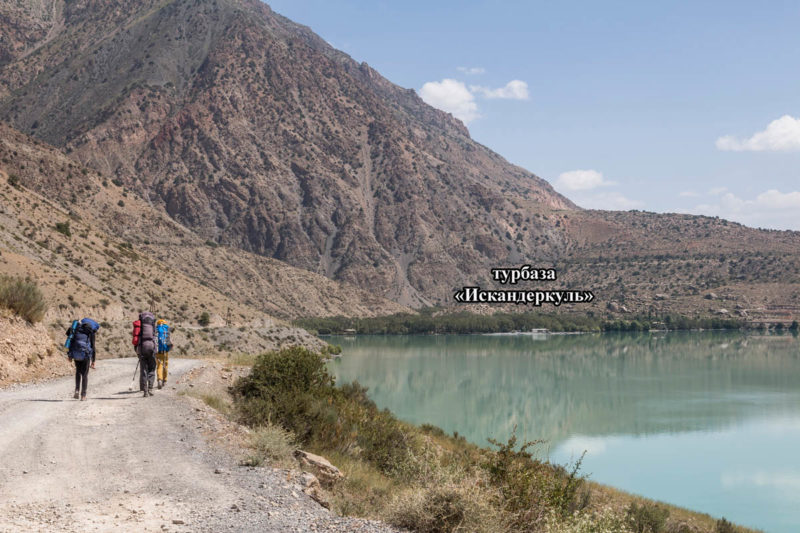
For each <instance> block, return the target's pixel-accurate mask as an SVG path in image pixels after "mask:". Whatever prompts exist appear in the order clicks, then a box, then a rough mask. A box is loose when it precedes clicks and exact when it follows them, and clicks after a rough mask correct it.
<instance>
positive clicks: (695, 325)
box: [293, 308, 800, 335]
mask: <svg viewBox="0 0 800 533" xmlns="http://www.w3.org/2000/svg"><path fill="white" fill-rule="evenodd" d="M293 324H294V325H295V326H298V327H302V328H304V329H306V330H308V331H309V332H311V333H312V334H313V333H315V334H317V335H347V334H351V335H353V334H358V335H415V334H445V333H451V334H468V333H515V332H530V331H532V330H547V331H549V332H552V333H600V332H603V331H651V330H662V331H678V330H740V329H749V330H766V329H770V328H769V327H768V326H767V325H765V324H759V325H758V326H754V325H753V324H749V323H747V322H746V321H744V320H739V319H733V318H721V317H687V316H680V315H665V316H661V317H655V316H646V315H644V316H642V315H637V316H634V317H632V318H630V319H625V320H622V319H613V320H611V319H607V318H598V317H594V316H589V315H572V314H569V315H568V314H557V313H532V312H527V313H507V312H498V313H495V314H493V315H480V314H476V313H470V312H466V311H462V312H458V313H444V312H442V310H440V309H436V308H426V309H422V310H420V312H419V313H417V314H412V313H397V314H393V315H386V316H379V317H371V318H352V317H345V316H335V317H308V318H301V319H297V320H295V321H294V322H293ZM799 329H800V325H798V323H797V321H795V322H794V323H793V324H791V325H790V326H788V327H785V326H784V325H783V324H778V325H777V326H775V327H774V330H775V331H792V332H797V331H798V330H799Z"/></svg>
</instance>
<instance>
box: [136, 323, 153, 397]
mask: <svg viewBox="0 0 800 533" xmlns="http://www.w3.org/2000/svg"><path fill="white" fill-rule="evenodd" d="M138 333H139V335H138V336H139V338H138V342H137V345H136V354H137V355H138V356H139V367H140V368H141V371H140V374H139V387H140V388H141V390H142V392H143V393H144V397H145V398H147V397H148V396H152V395H153V387H154V386H155V381H156V350H157V348H158V339H157V335H158V334H157V332H156V317H155V315H153V313H151V312H149V311H143V312H141V313H139V331H138ZM135 337H136V326H135V325H134V338H135Z"/></svg>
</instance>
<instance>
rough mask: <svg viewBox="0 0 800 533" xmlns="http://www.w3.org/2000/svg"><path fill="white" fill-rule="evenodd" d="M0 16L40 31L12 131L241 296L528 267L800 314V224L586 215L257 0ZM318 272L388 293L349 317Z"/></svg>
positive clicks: (270, 304)
mask: <svg viewBox="0 0 800 533" xmlns="http://www.w3.org/2000/svg"><path fill="white" fill-rule="evenodd" d="M20 6H22V7H20ZM0 20H3V21H5V22H3V24H5V26H3V29H4V31H5V29H6V28H29V29H30V31H27V30H26V31H17V30H14V31H15V32H11V30H9V31H10V35H12V36H16V37H13V39H11V41H13V42H14V43H15V44H14V45H13V46H10V47H8V46H7V47H6V49H7V50H8V51H7V52H6V56H7V57H8V60H7V61H8V62H7V63H6V64H5V65H3V66H2V68H0V118H4V119H6V120H8V121H9V122H10V123H12V124H13V125H14V126H15V127H16V128H19V129H21V130H22V131H24V132H26V133H28V134H31V135H34V136H35V137H38V138H40V139H43V140H45V141H47V142H49V143H51V144H53V145H56V146H58V147H60V148H62V149H63V150H65V151H66V152H67V153H69V155H70V157H72V158H75V159H77V160H79V161H81V162H82V163H83V164H85V165H87V166H89V167H91V168H92V169H95V170H98V171H100V172H101V173H102V174H103V175H105V176H108V177H109V179H110V178H111V177H113V178H114V179H115V180H116V181H118V182H119V183H121V184H122V185H123V186H124V187H126V190H127V191H128V192H129V193H130V197H131V198H133V197H134V196H138V197H140V198H141V199H143V201H142V202H141V205H142V206H146V207H147V208H148V209H151V211H148V213H149V214H148V215H147V216H146V217H142V219H141V220H136V221H134V223H133V225H132V228H139V227H140V226H141V224H145V223H146V221H147V220H158V221H159V223H158V224H157V226H158V227H154V228H153V230H152V231H153V234H154V235H156V236H157V238H155V237H154V239H153V241H154V242H158V243H159V245H162V246H163V247H168V248H169V253H167V254H164V257H165V258H164V259H163V260H164V261H166V262H168V263H169V264H170V265H171V266H173V267H175V268H177V269H179V270H181V271H183V272H185V273H187V274H189V275H190V276H193V277H196V278H197V279H205V280H207V283H210V284H212V286H213V287H214V288H216V289H218V290H222V291H224V292H226V294H228V295H229V296H231V297H233V298H236V299H238V300H239V301H241V302H245V303H247V302H250V303H252V304H254V305H256V306H257V307H259V308H261V309H267V310H269V311H270V312H276V313H278V312H282V314H284V315H285V316H296V315H299V314H305V315H308V314H312V315H313V314H336V313H337V309H345V312H346V314H358V313H361V314H366V313H365V312H364V311H366V312H369V311H370V310H371V311H372V312H373V313H381V312H391V311H392V308H391V305H387V304H385V303H382V304H381V303H379V302H381V300H380V298H379V296H385V297H387V298H390V299H392V300H394V301H396V302H401V303H404V304H408V305H413V306H418V305H423V304H426V303H444V302H451V301H452V294H453V290H454V289H455V288H457V287H460V286H463V285H472V284H475V283H478V284H481V285H491V284H492V283H491V280H490V279H489V278H490V269H491V268H492V267H496V266H513V265H519V264H524V263H532V264H534V265H536V266H547V267H551V266H552V267H555V268H557V269H558V270H559V282H558V283H557V284H556V285H558V286H567V287H573V288H578V289H587V290H594V291H595V294H596V296H597V300H596V302H595V304H594V305H593V306H590V308H589V309H590V310H592V311H595V312H597V311H602V312H609V311H610V312H611V313H612V314H615V313H617V312H622V313H624V312H625V309H627V310H628V311H631V312H656V313H663V312H684V313H685V312H690V313H709V312H713V313H720V314H726V313H728V314H731V313H733V312H734V311H736V312H738V313H739V314H744V315H747V316H748V317H752V316H754V314H755V315H759V314H764V313H766V312H769V311H770V308H772V310H774V311H775V312H777V313H784V314H786V313H788V315H786V316H794V315H796V314H797V313H798V310H797V308H796V307H792V306H796V304H795V303H794V295H796V294H800V275H799V273H800V233H797V232H769V231H759V230H753V229H749V228H745V227H743V226H740V225H738V224H731V223H728V222H725V221H721V220H718V219H711V218H707V217H691V216H685V215H655V214H652V213H641V212H628V213H615V212H601V211H585V210H581V209H579V208H577V207H576V206H575V205H573V204H572V203H571V202H570V201H569V200H568V199H566V198H564V197H562V196H560V195H558V194H557V193H556V192H555V191H554V190H553V189H552V188H551V187H550V186H549V184H547V182H545V181H543V180H541V179H540V178H538V177H536V176H534V175H532V174H530V173H529V172H527V171H525V170H523V169H520V168H517V167H515V166H513V165H510V164H509V163H508V162H506V161H504V160H503V159H502V158H501V157H500V156H498V155H497V154H495V153H493V152H491V151H490V150H488V149H487V148H485V147H483V146H481V145H479V144H478V143H475V142H474V141H472V140H471V139H470V137H469V133H468V131H467V130H466V128H465V127H464V126H463V124H461V123H460V122H459V121H458V120H456V119H454V118H453V117H452V116H450V115H448V114H446V113H443V112H441V111H438V110H436V109H433V108H431V107H429V106H427V105H426V104H424V103H423V102H422V101H421V100H420V99H419V98H418V97H417V95H416V94H415V93H414V91H413V90H406V89H402V88H400V87H397V86H395V85H393V84H391V83H390V82H388V81H387V80H385V79H384V78H382V77H381V76H380V75H379V74H378V73H377V72H375V71H374V70H373V69H371V68H370V67H369V66H368V65H366V64H363V63H362V64H358V63H356V62H354V61H353V60H352V59H351V58H349V57H348V56H347V55H345V54H343V53H341V52H338V51H336V50H334V49H333V48H332V47H330V46H329V45H328V44H327V43H325V42H324V41H323V40H322V39H320V38H319V37H317V36H316V35H314V34H313V32H311V31H310V30H309V29H308V28H305V27H302V26H299V25H297V24H295V23H293V22H291V21H289V20H287V19H285V18H283V17H281V16H280V15H277V14H276V13H273V12H272V11H271V10H270V9H269V7H267V6H266V5H265V4H263V3H261V2H260V1H258V0H134V1H129V2H122V1H121V0H110V1H108V0H107V1H100V0H73V1H70V2H64V1H63V0H36V1H34V0H27V1H26V2H19V3H17V4H16V7H11V6H10V5H7V4H3V5H2V6H0ZM9 21H12V23H10V22H9ZM22 36H24V38H23V37H22ZM4 42H5V41H4ZM58 180H59V178H56V179H55V180H54V181H53V182H52V183H49V182H48V183H43V184H40V186H39V188H38V189H37V190H39V191H41V192H45V193H47V194H50V193H51V192H52V191H55V190H60V189H59V187H61V185H60V184H59V183H58ZM62 198H63V196H62ZM126 202H127V200H126ZM137 205H138V204H137ZM111 207H113V202H112V204H111ZM136 209H140V208H139V207H136ZM124 211H126V212H128V211H130V209H128V208H126V209H125V210H124ZM163 213H167V214H168V215H169V217H171V219H172V220H171V221H168V220H166V219H161V218H158V216H161V215H162V214H163ZM156 215H158V216H156ZM106 218H108V217H106ZM134 218H135V217H134ZM129 223H130V221H129V220H128V219H124V222H120V223H117V224H116V225H115V228H113V230H114V232H117V233H119V234H121V235H126V233H125V232H126V231H138V229H133V230H129V229H127V228H126V225H127V224H129ZM164 228H170V229H168V230H165V229H164ZM172 228H180V229H172ZM207 241H208V242H209V243H210V244H212V245H213V244H222V245H225V246H226V247H225V248H213V247H209V246H206V245H205V243H206V242H207ZM150 246H151V250H153V251H156V252H157V250H158V249H159V248H158V246H156V245H150ZM253 254H257V256H260V257H256V255H253ZM270 258H273V259H270ZM274 258H277V259H280V260H282V261H286V262H288V263H290V264H292V265H294V266H297V267H300V268H301V269H304V271H301V270H297V269H295V270H280V269H278V267H279V266H280V265H282V263H277V262H274ZM276 269H277V270H280V271H281V272H283V273H284V274H282V275H280V276H279V275H276V274H274V273H275V272H276V271H277V270H276ZM305 271H308V272H309V274H305V273H304V272H305ZM220 272H225V276H224V277H221V276H218V275H215V273H220ZM264 272H269V273H270V274H264ZM310 273H315V274H318V275H317V276H316V277H314V274H310ZM309 276H312V277H309ZM322 276H325V277H326V278H329V279H334V280H340V281H345V282H349V283H352V284H353V285H355V286H358V287H360V288H363V289H366V290H367V291H369V293H370V295H371V297H372V298H373V300H372V301H371V302H369V303H365V304H364V305H363V306H362V307H361V308H360V309H356V308H353V307H352V306H351V305H350V303H352V302H354V301H358V302H367V301H368V300H364V298H366V295H365V294H364V293H362V294H361V295H360V296H358V297H355V296H353V297H351V298H350V300H349V302H350V303H343V304H342V305H339V304H337V300H339V299H342V302H344V298H346V296H343V294H344V293H349V289H348V290H347V291H344V293H342V292H337V288H336V287H337V286H336V285H335V284H330V283H329V282H328V280H325V281H323V278H322ZM287 284H288V285H287ZM551 285H552V284H551ZM301 287H304V288H303V289H301ZM548 287H549V285H548ZM712 293H713V294H712ZM717 293H719V294H717ZM337 294H338V295H339V296H337ZM273 295H274V296H273ZM715 296H716V297H719V298H726V299H728V300H733V299H735V303H733V301H730V302H727V303H725V302H715V301H713V300H714V298H715ZM708 298H711V300H709V299H708ZM606 307H608V309H606ZM733 308H738V309H733ZM761 308H764V313H762V310H760V309H761ZM782 308H785V309H782ZM781 309H782V310H781ZM748 310H749V311H748ZM722 311H725V313H722Z"/></svg>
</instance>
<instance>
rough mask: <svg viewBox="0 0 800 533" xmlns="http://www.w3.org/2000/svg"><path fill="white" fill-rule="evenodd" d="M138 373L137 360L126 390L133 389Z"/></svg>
mask: <svg viewBox="0 0 800 533" xmlns="http://www.w3.org/2000/svg"><path fill="white" fill-rule="evenodd" d="M138 373H139V361H136V369H135V370H134V371H133V378H131V384H130V385H129V386H128V390H129V391H131V390H133V383H134V382H135V381H136V374H138Z"/></svg>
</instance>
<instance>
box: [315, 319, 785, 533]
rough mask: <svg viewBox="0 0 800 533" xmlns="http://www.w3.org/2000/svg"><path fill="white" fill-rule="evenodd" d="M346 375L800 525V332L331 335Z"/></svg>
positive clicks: (781, 526) (597, 463) (475, 423)
mask: <svg viewBox="0 0 800 533" xmlns="http://www.w3.org/2000/svg"><path fill="white" fill-rule="evenodd" d="M328 340H329V341H330V342H332V343H334V344H340V345H341V346H342V349H343V356H342V358H341V359H340V360H338V361H336V362H333V363H331V364H330V368H331V370H332V372H333V374H334V375H335V376H336V377H337V382H338V383H344V382H347V381H352V380H356V379H357V380H358V381H359V382H361V384H363V385H366V386H367V387H369V394H370V397H371V398H372V399H373V400H374V401H375V402H376V403H377V404H378V406H379V407H386V408H389V409H390V410H391V411H393V412H394V413H395V414H396V415H397V416H398V417H399V418H401V419H403V420H407V421H410V422H413V423H417V424H421V423H431V424H434V425H437V426H439V427H441V428H442V429H444V430H445V431H447V432H448V433H453V432H458V434H460V435H463V436H464V437H466V438H467V439H468V440H470V441H472V442H475V443H477V444H481V445H487V444H488V443H487V440H486V439H487V437H493V438H495V439H498V440H506V439H507V438H508V437H509V436H510V435H511V433H512V431H513V430H514V428H515V427H516V428H517V435H518V437H520V438H524V439H527V440H533V439H539V438H542V439H547V441H548V450H549V458H550V460H552V461H554V462H558V463H567V462H570V461H574V460H575V459H577V458H578V457H579V456H580V454H581V453H583V451H586V457H585V459H584V461H583V467H582V471H583V472H584V473H586V474H589V476H590V479H592V480H594V481H597V482H600V483H605V484H608V485H612V486H614V487H616V488H619V489H622V490H625V491H628V492H632V493H635V494H640V495H643V496H646V497H648V498H653V499H656V500H661V501H665V502H669V503H672V504H675V505H680V506H684V507H688V508H691V509H694V510H697V511H702V512H705V513H709V514H711V515H713V516H716V517H720V516H725V517H726V518H728V519H729V520H731V521H734V522H737V523H739V524H741V525H746V526H750V527H754V528H759V529H762V530H764V531H767V532H775V533H784V532H787V533H788V532H796V531H800V461H799V460H798V453H797V449H798V445H799V444H800V341H798V339H797V338H795V337H793V336H792V335H788V334H787V335H772V336H748V335H745V334H742V333H738V332H674V333H649V334H648V333H643V334H593V335H548V336H531V335H524V336H508V335H507V336H485V335H437V336H359V337H338V336H337V337H330V338H329V339H328Z"/></svg>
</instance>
